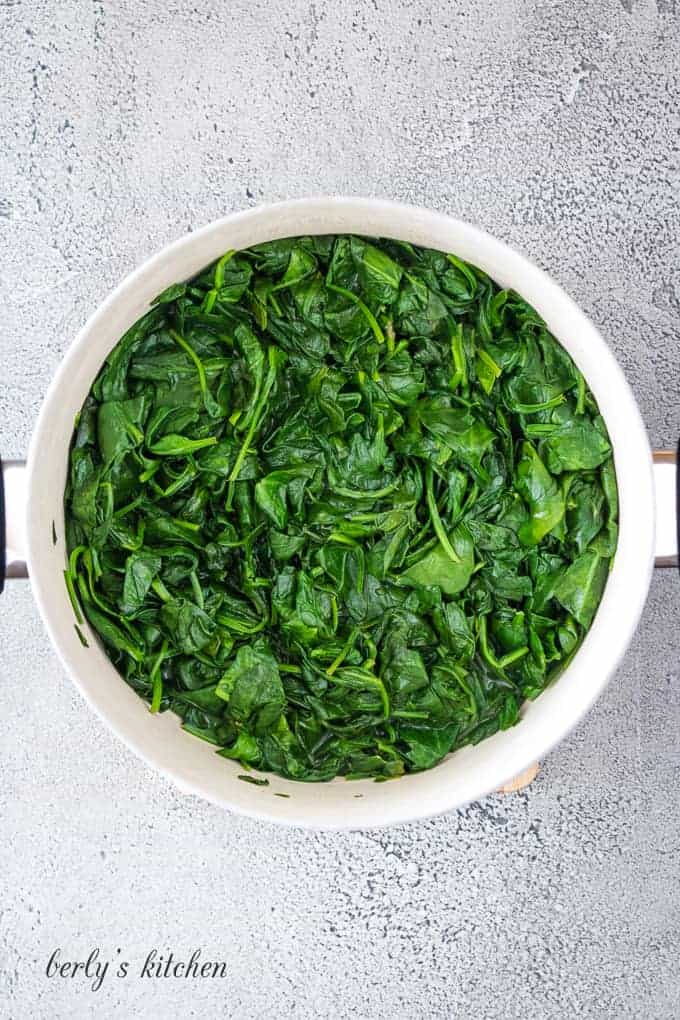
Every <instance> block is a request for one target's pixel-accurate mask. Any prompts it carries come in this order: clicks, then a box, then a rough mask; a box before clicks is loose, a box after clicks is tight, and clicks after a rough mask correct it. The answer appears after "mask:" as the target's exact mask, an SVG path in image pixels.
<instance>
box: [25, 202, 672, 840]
mask: <svg viewBox="0 0 680 1020" xmlns="http://www.w3.org/2000/svg"><path fill="white" fill-rule="evenodd" d="M326 233H358V234H364V235H374V236H382V237H393V238H399V239H402V240H406V241H410V242H412V243H413V244H416V245H423V246H427V247H431V248H438V249H442V250H444V251H450V252H455V253H456V254H457V255H459V256H461V257H462V258H464V259H467V260H469V261H470V262H473V263H474V264H475V265H477V266H479V267H481V268H482V269H483V270H485V272H487V273H488V274H489V275H490V276H491V277H492V278H493V279H494V280H496V281H497V282H498V283H499V284H500V285H501V286H503V287H512V288H514V289H516V290H517V291H519V293H520V294H521V295H522V296H523V297H524V298H526V299H527V300H528V301H529V302H530V303H531V304H532V305H534V306H535V308H536V309H537V310H538V311H539V312H540V313H541V315H542V316H543V317H544V319H545V320H546V322H547V325H548V327H549V328H550V330H551V331H552V332H553V333H554V334H555V336H556V337H558V339H559V340H560V341H561V343H562V344H563V345H564V347H565V348H566V349H567V350H568V351H569V353H570V355H571V356H572V357H573V359H574V361H575V362H576V364H577V365H578V367H579V368H580V370H581V371H582V372H583V374H584V376H585V378H586V380H587V382H588V384H589V386H590V387H591V389H592V391H593V393H594V395H595V398H596V400H597V402H598V404H599V406H600V409H601V412H602V415H603V416H604V419H605V421H606V424H607V428H608V430H609V435H610V437H611V440H612V443H613V449H614V461H615V466H616V474H617V479H618V487H619V498H620V536H619V544H618V550H617V553H616V558H615V561H614V565H613V569H612V572H611V575H610V577H609V581H608V583H607V586H606V590H605V592H604V596H603V598H602V602H601V604H600V607H599V609H598V612H597V615H596V617H595V620H594V623H593V625H592V627H591V629H590V631H589V633H588V635H587V637H586V639H585V641H584V642H583V645H582V647H581V649H580V650H579V652H578V654H577V655H576V656H575V658H574V660H573V661H572V663H571V665H570V666H569V668H568V669H567V670H566V671H565V673H564V674H563V675H562V676H561V677H560V678H559V680H557V681H556V683H555V684H554V685H553V686H552V687H550V688H549V689H548V690H547V691H546V692H545V693H544V694H542V695H541V696H540V697H539V698H538V699H537V700H536V701H534V702H530V703H527V704H526V705H525V706H524V707H523V709H522V719H521V721H520V723H519V724H518V725H517V726H516V727H514V728H513V729H510V730H506V731H504V732H502V733H498V734H496V735H495V736H493V737H491V738H490V739H488V740H485V741H483V742H482V743H481V744H478V745H477V746H476V747H466V748H464V749H463V750H460V751H457V752H456V753H455V754H453V755H451V756H450V757H449V758H447V759H446V760H445V761H443V762H442V763H441V764H440V765H438V766H436V767H435V768H433V769H431V770H429V771H427V772H422V773H418V774H415V775H409V776H405V777H403V778H400V779H398V780H395V781H392V782H388V783H374V782H372V781H370V780H363V781H357V782H347V781H346V780H344V779H336V780H334V781H333V782H331V783H295V782H290V781H287V780H285V779H281V778H279V777H278V776H273V775H270V776H269V777H268V778H269V785H268V786H254V785H252V784H250V783H244V782H242V781H240V780H239V779H238V778H237V777H238V775H239V773H242V772H243V770H242V768H241V767H240V766H239V765H238V763H234V762H231V761H227V760H225V759H224V758H221V757H219V756H217V755H216V754H215V752H214V748H212V747H211V745H209V744H207V743H205V742H203V741H201V740H198V739H196V738H194V737H192V736H190V735H189V734H187V733H185V732H184V731H183V730H182V729H181V728H180V725H179V722H178V719H177V718H176V717H175V716H174V715H172V714H171V713H169V712H168V713H165V714H163V715H159V716H152V715H150V714H149V710H148V708H147V706H146V704H145V703H144V702H143V701H142V700H141V699H140V698H139V697H138V696H137V695H136V694H135V693H134V692H133V691H132V690H131V689H130V688H129V687H128V686H127V685H126V684H125V682H124V681H123V680H122V679H121V677H120V676H119V675H118V673H117V672H116V670H115V669H114V667H113V666H112V665H111V663H110V662H109V660H108V658H107V657H106V655H105V654H104V652H103V650H102V648H101V646H100V644H99V642H98V640H97V638H96V636H95V634H94V632H93V631H92V630H91V629H90V628H89V627H88V626H87V625H85V627H84V630H85V632H86V634H87V639H88V641H89V647H88V648H85V647H83V645H82V644H81V643H80V641H79V639H78V636H77V634H76V631H75V628H74V616H73V610H72V608H71V605H70V603H69V600H68V596H67V592H66V587H65V585H64V579H63V575H62V571H63V569H64V565H65V560H66V548H65V541H64V510H63V491H64V485H65V482H66V473H67V464H68V450H69V443H70V440H71V434H72V430H73V421H74V417H75V414H76V412H77V411H78V410H79V409H80V407H81V405H82V403H83V401H84V399H85V397H86V395H87V393H88V391H89V389H90V386H91V384H92V382H93V380H94V378H95V376H96V375H97V372H98V370H99V368H100V366H101V364H102V362H103V361H104V359H105V358H106V356H107V354H108V353H109V351H110V350H111V348H112V347H114V345H115V344H116V343H117V341H118V339H119V338H120V337H121V336H122V334H123V333H124V332H125V331H126V330H127V329H128V327H129V326H131V325H132V323H133V322H135V320H136V319H138V318H139V317H140V316H141V315H142V314H143V313H144V312H145V311H146V310H147V309H148V307H149V302H150V301H151V299H152V298H153V297H155V295H156V294H158V293H160V292H161V291H162V290H164V289H165V287H167V286H168V285H169V284H171V283H173V282H175V281H177V280H184V279H186V278H188V277H190V276H193V275H194V274H195V273H197V272H198V271H199V270H201V269H202V268H203V267H204V266H206V265H207V264H208V263H210V262H212V261H213V260H214V259H216V258H217V257H218V256H220V255H221V254H222V253H223V252H224V251H226V250H227V249H229V248H244V247H247V246H249V245H252V244H256V243H258V242H262V241H266V240H270V239H273V238H279V237H289V236H293V235H300V234H326ZM15 477H16V476H15V475H13V476H12V478H15ZM11 480H12V479H10V477H9V475H8V478H7V480H6V484H7V485H9V484H10V482H11ZM25 484H26V500H27V516H26V549H27V561H28V569H29V574H30V578H31V582H32V585H33V590H34V593H35V598H36V601H37V603H38V606H39V609H40V612H41V614H42V617H43V619H44V621H45V625H46V627H47V630H48V632H49V634H50V637H51V639H52V643H53V644H54V647H55V648H56V650H57V652H58V653H59V656H60V658H61V660H62V662H63V664H64V667H65V669H66V670H67V671H68V673H69V674H70V676H71V677H72V678H73V681H74V683H75V684H76V685H77V686H78V688H79V689H80V690H81V692H82V693H83V695H84V696H85V698H86V699H87V700H88V702H89V703H90V705H91V706H92V707H93V708H94V709H95V710H96V711H97V712H98V714H99V715H100V716H101V718H102V719H103V720H104V721H105V722H106V724H107V725H108V726H109V727H110V728H111V729H112V730H113V731H114V732H115V733H117V734H118V736H119V737H120V738H121V739H122V740H123V741H124V742H125V743H126V744H127V745H128V747H130V748H132V750H134V751H135V752H136V753H137V754H138V755H139V756H140V757H141V758H143V759H144V760H145V761H146V762H148V763H149V765H151V766H153V767H154V768H156V769H158V770H159V771H160V772H162V773H164V774H165V775H166V776H168V777H169V778H170V779H172V780H173V781H174V782H175V783H176V784H177V785H178V786H179V787H180V789H182V790H183V791H186V792H190V793H193V794H197V795H198V796H201V797H205V798H206V799H207V800H210V801H213V802H214V803H215V804H219V805H221V806H223V807H225V808H229V809H230V810H233V811H237V812H240V813H242V814H246V815H251V816H254V817H257V818H264V819H269V820H272V821H277V822H283V823H286V824H289V825H299V826H305V827H315V828H316V827H318V828H326V829H348V828H364V827H370V826H384V825H390V824H392V823H396V822H405V821H409V820H411V819H416V818H424V817H427V816H430V815H435V814H438V813H440V812H443V811H450V810H451V809H452V808H456V807H459V806H460V805H462V804H465V803H467V802H469V801H472V800H476V799H478V798H479V797H482V796H484V795H485V794H487V793H489V792H490V791H493V790H496V789H497V788H498V787H499V786H501V785H502V784H503V783H504V782H506V781H508V780H510V779H511V778H512V777H513V776H515V775H517V774H518V773H520V772H521V771H522V770H523V769H525V768H526V767H527V766H529V765H530V764H531V763H532V762H535V761H537V760H539V759H541V758H542V757H543V756H544V755H545V754H546V753H547V752H548V751H549V750H550V749H551V748H552V747H553V746H554V745H555V744H556V743H557V742H558V741H559V740H561V739H562V737H564V736H565V734H567V733H568V732H569V731H570V730H571V729H572V727H573V726H575V724H576V723H577V722H578V721H579V719H581V718H582V716H583V715H584V713H585V712H586V711H587V710H588V708H590V706H591V705H592V704H593V702H594V701H595V699H596V698H597V697H598V695H599V694H600V693H601V692H602V690H603V689H604V687H605V684H606V683H607V681H608V680H609V678H610V677H611V676H612V673H613V672H614V670H615V669H616V666H617V664H618V662H619V661H620V659H621V657H622V655H623V653H624V651H625V649H626V647H627V645H628V643H629V641H630V639H631V637H632V635H633V632H634V630H635V626H636V624H637V622H638V619H639V617H640V613H641V611H642V607H643V604H644V601H645V597H646V594H647V589H648V585H649V580H650V573H651V569H652V565H653V560H654V551H655V546H654V484H653V477H652V458H651V455H650V449H649V445H648V442H647V437H646V434H645V429H644V426H643V423H642V420H641V418H640V413H639V411H638V408H637V405H636V403H635V400H634V398H633V395H632V393H631V390H630V388H629V387H628V384H627V382H626V380H625V378H624V376H623V373H622V371H621V369H620V368H619V366H618V364H617V362H616V360H615V359H614V357H613V355H612V353H611V352H610V350H609V348H608V347H607V345H606V344H605V342H604V340H603V339H602V337H601V336H600V334H599V333H598V332H597V330H596V329H595V327H594V326H593V324H592V323H591V322H590V321H589V320H588V319H587V318H586V316H585V315H584V314H583V313H582V312H581V311H579V309H578V308H577V307H576V305H575V304H574V303H573V301H572V300H571V299H570V298H569V297H568V296H567V295H566V294H565V293H564V291H563V290H561V288H560V287H558V286H557V284H555V283H554V282H553V281H552V280H551V279H550V278H549V277H548V276H547V275H546V274H545V273H544V272H542V271H541V270H540V269H538V268H537V267H536V266H534V265H532V263H531V262H529V261H527V259H525V258H524V257H523V256H521V255H518V254H517V253H516V252H514V251H512V250H511V249H510V248H508V247H507V246H506V245H505V244H503V243H502V242H500V241H497V240H495V239H494V238H492V237H490V236H489V235H488V234H485V233H483V232H482V231H480V230H477V229H476V228H474V227H471V226H469V225H468V224H466V223H462V222H460V221H459V220H455V219H452V218H451V217H449V216H444V215H441V214H439V213H435V212H429V211H427V210H423V209H417V208H412V207H409V206H404V205H397V204H393V203H391V202H384V201H374V200H371V199H353V198H315V199H303V200H300V201H292V202H284V203H281V204H278V205H272V206H265V207H262V208H257V209H252V210H248V211H247V212H242V213H237V214H235V215H232V216H227V217H225V218H224V219H222V220H219V221H218V222H216V223H212V224H210V225H209V226H207V227H205V228H203V229H202V230H199V231H197V232H196V233H193V234H189V235H187V236H186V237H183V238H182V239H181V240H179V241H177V242H175V243H174V244H171V245H169V246H168V247H167V248H165V249H164V250H163V251H161V252H160V253H159V254H158V255H156V256H154V257H153V258H151V259H149V261H148V262H146V263H145V264H144V265H143V266H141V268H139V269H137V270H136V271H135V272H133V273H132V274H131V275H130V276H128V277H127V279H125V280H124V281H123V283H121V284H120V286H119V287H117V288H116V290H115V291H114V292H113V293H112V294H111V295H110V297H108V298H107V300H106V301H104V303H103V304H102V305H101V307H100V308H99V309H98V310H97V311H96V312H95V313H94V315H93V316H92V317H91V318H90V320H89V321H88V322H87V324H86V325H85V327H84V328H83V330H82V331H81V332H80V334H79V335H78V337H77V338H76V339H75V341H74V342H73V344H72V345H71V347H70V349H69V350H68V352H67V354H66V356H65V358H64V360H63V361H62V363H61V366H60V368H59V370H58V372H57V374H56V376H55V378H54V380H53V381H52V385H51V386H50V388H49V391H48V393H47V396H46V397H45V401H44V404H43V406H42V410H41V412H40V416H39V418H38V423H37V426H36V429H35V432H34V435H33V440H32V443H31V448H30V453H29V458H28V466H27V472H26V476H25ZM53 526H54V531H55V533H56V543H55V542H54V541H53ZM12 540H14V542H15V544H17V543H19V542H20V541H21V536H19V537H16V536H14V539H12V534H10V538H9V542H10V544H11V541H12ZM10 558H11V556H10ZM276 794H286V795H287V796H286V797H285V798H284V797H278V796H276Z"/></svg>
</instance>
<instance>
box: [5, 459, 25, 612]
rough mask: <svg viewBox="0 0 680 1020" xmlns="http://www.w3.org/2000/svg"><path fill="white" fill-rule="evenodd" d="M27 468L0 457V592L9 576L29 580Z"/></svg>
mask: <svg viewBox="0 0 680 1020" xmlns="http://www.w3.org/2000/svg"><path fill="white" fill-rule="evenodd" d="M25 516H26V465H25V464H24V462H23V461H20V460H5V461H3V460H2V459H1V458H0V592H1V591H2V590H3V588H4V586H5V580H6V579H7V578H10V577H28V570H27V567H26V521H25Z"/></svg>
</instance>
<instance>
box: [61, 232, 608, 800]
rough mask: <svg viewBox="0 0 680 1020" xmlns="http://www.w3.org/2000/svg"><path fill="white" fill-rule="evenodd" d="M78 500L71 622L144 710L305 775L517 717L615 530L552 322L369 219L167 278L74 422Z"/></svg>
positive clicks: (430, 745) (425, 764)
mask: <svg viewBox="0 0 680 1020" xmlns="http://www.w3.org/2000/svg"><path fill="white" fill-rule="evenodd" d="M65 511H66V536H67V545H68V552H69V560H68V564H67V568H66V570H65V578H66V585H67V588H68V593H69V598H70V599H71V602H72V604H73V606H74V610H75V612H76V624H82V623H83V620H84V619H87V621H88V622H89V624H90V625H91V627H92V628H93V629H94V631H95V632H96V633H97V634H98V635H99V637H100V639H101V641H102V644H103V647H104V649H105V651H106V653H107V655H109V656H110V658H111V660H112V661H113V663H114V664H115V665H116V667H117V668H118V670H119V671H120V673H121V675H122V677H123V678H124V679H125V681H126V682H127V683H128V684H130V686H131V687H132V688H133V689H134V690H135V691H136V692H137V693H138V694H139V695H140V696H141V697H143V698H145V699H146V701H147V702H148V703H149V706H150V710H151V711H152V712H156V711H173V712H175V713H177V715H179V716H180V718H181V720H182V725H183V728H184V729H185V730H186V731H187V733H189V734H192V735H193V736H195V737H198V738H200V739H202V740H205V741H207V742H208V743H210V744H213V745H214V746H215V748H216V749H217V752H218V753H219V754H220V755H221V756H222V757H224V758H225V759H230V760H235V761H238V762H240V763H241V765H242V766H243V767H244V768H249V767H255V768H257V769H259V770H262V771H272V772H277V773H279V774H281V775H283V776H287V777H288V778H291V779H296V780H301V781H307V782H321V781H326V780H329V779H332V778H333V777H335V776H338V775H340V776H346V777H348V778H362V777H367V776H370V777H375V778H376V779H378V780H384V779H391V778H395V777H397V776H400V775H402V774H404V773H408V772H415V771H418V770H421V769H426V768H431V767H432V766H434V765H436V764H437V762H439V761H441V760H442V758H444V757H445V756H446V755H447V754H449V753H451V752H455V751H456V750H457V749H458V748H460V747H463V746H464V745H466V744H471V743H477V742H478V741H480V740H483V739H485V738H486V737H487V736H490V735H491V734H493V733H496V732H497V731H498V730H501V729H505V728H507V727H508V726H513V725H515V723H517V721H518V720H519V711H520V706H521V704H522V701H523V699H524V698H533V697H536V696H537V695H539V694H540V693H541V691H543V690H544V689H545V687H546V686H547V685H548V684H549V683H550V682H551V681H552V679H553V678H554V677H555V676H556V675H558V674H559V672H560V671H561V669H563V667H564V665H565V664H566V663H567V662H568V661H569V658H570V657H571V656H572V655H573V654H574V652H575V650H576V649H577V648H578V646H579V643H580V642H581V641H582V639H583V637H584V634H585V633H586V631H587V629H588V627H589V626H590V625H591V623H592V621H593V618H594V615H595V612H596V610H597V606H598V604H599V601H600V598H601V596H602V592H603V590H604V586H605V584H606V580H607V576H608V573H609V569H610V564H611V559H612V557H613V555H614V553H615V550H616V541H617V534H618V495H617V489H616V476H615V472H614V465H613V460H612V451H611V446H610V443H609V439H608V436H607V432H606V428H605V426H604V423H603V421H602V419H601V417H600V416H599V413H598V410H597V406H596V404H595V401H594V399H593V397H592V394H591V393H590V392H589V390H588V388H587V385H586V384H585V381H584V379H583V377H582V375H581V373H580V372H579V371H578V369H577V368H576V366H575V365H574V364H573V362H572V360H571V358H570V357H569V356H568V354H567V353H566V351H565V350H564V349H563V348H562V347H561V346H560V345H559V343H558V342H557V340H556V339H555V338H554V337H552V336H551V334H550V333H549V332H548V330H547V328H546V326H545V323H544V322H543V321H542V319H541V318H540V316H539V315H538V314H537V312H536V311H535V310H534V309H533V308H531V307H530V306H529V305H528V304H527V303H526V302H525V301H524V300H523V299H522V298H521V297H520V296H519V295H518V294H515V293H514V292H513V291H508V290H501V289H499V288H498V287H497V286H496V284H495V283H494V282H493V281H492V280H490V279H489V277H488V276H486V274H485V273H483V272H481V271H480V270H479V269H477V268H475V267H474V266H471V265H468V264H467V263H465V262H463V261H462V260H460V259H459V258H457V256H456V255H454V254H446V253H442V252H437V251H433V250H431V249H422V248H418V247H415V246H413V245H411V244H406V243H404V242H398V241H392V240H381V239H379V238H363V237H354V236H339V237H334V236H323V237H297V238H285V239H282V240H277V241H272V242H267V243H264V244H259V245H256V246H254V247H252V248H250V249H248V250H245V251H240V252H236V251H233V250H230V251H228V252H225V254H224V255H223V256H222V257H221V258H220V259H218V260H217V262H215V263H214V264H213V265H212V266H208V267H207V268H206V269H205V270H203V271H202V272H201V273H199V274H198V275H197V276H196V277H195V278H194V279H193V280H188V281H185V282H181V283H177V284H172V285H171V286H170V287H168V288H166V290H165V291H164V292H163V293H162V294H161V295H159V297H158V298H156V300H155V302H154V304H153V307H152V308H151V310H150V311H149V312H148V313H147V314H146V315H145V316H143V317H142V318H141V319H140V320H139V322H137V323H135V324H134V325H133V326H132V327H131V329H129V330H128V332H127V333H126V334H125V335H124V336H123V337H122V338H121V340H120V342H119V343H118V344H117V345H116V347H114V349H113V350H112V351H111V353H110V354H109V356H108V357H107V359H106V362H105V363H104V365H103V366H102V369H101V371H100V373H99V375H98V376H97V379H96V380H95V381H94V383H93V386H92V389H91V392H90V394H89V395H88V397H87V399H86V401H85V404H84V405H83V408H82V411H81V412H80V415H79V416H78V420H77V422H76V424H75V428H74V435H73V443H72V447H71V452H70V465H69V472H68V482H67V486H66V492H65ZM79 633H80V632H79ZM81 637H82V635H81ZM83 640H84V639H83ZM241 778H242V779H244V781H248V782H254V783H255V784H256V785H263V784H266V780H260V779H256V780H253V779H252V777H250V776H247V775H245V776H241Z"/></svg>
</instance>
